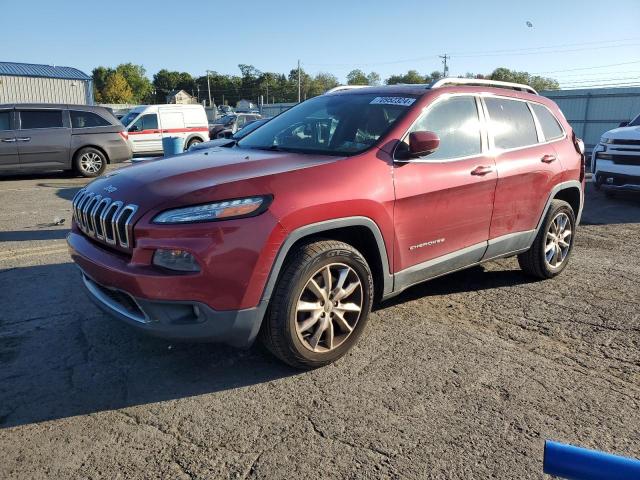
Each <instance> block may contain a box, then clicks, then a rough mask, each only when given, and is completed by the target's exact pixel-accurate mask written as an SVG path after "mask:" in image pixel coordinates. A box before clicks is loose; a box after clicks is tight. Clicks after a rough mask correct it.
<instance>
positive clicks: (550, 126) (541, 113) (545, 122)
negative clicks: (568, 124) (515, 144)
mask: <svg viewBox="0 0 640 480" xmlns="http://www.w3.org/2000/svg"><path fill="white" fill-rule="evenodd" d="M529 105H531V108H533V112H534V113H535V114H536V117H538V122H539V123H540V127H542V133H543V134H544V139H545V140H546V141H547V142H548V141H550V140H556V139H558V138H561V137H562V136H563V135H564V131H563V130H562V127H561V126H560V124H559V123H558V120H556V117H554V116H553V114H552V113H551V112H550V111H549V109H548V108H547V107H545V106H544V105H540V104H539V103H530V104H529Z"/></svg>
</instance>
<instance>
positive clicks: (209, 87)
mask: <svg viewBox="0 0 640 480" xmlns="http://www.w3.org/2000/svg"><path fill="white" fill-rule="evenodd" d="M207 91H208V92H209V106H210V107H211V106H212V105H213V104H212V103H211V84H210V83H209V70H207Z"/></svg>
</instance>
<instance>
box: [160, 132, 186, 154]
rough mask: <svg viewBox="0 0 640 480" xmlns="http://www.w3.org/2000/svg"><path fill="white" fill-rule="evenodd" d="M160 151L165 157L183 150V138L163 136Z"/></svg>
mask: <svg viewBox="0 0 640 480" xmlns="http://www.w3.org/2000/svg"><path fill="white" fill-rule="evenodd" d="M162 151H163V152H164V156H165V157H172V156H174V155H179V154H181V153H183V152H184V139H182V138H180V137H163V138H162Z"/></svg>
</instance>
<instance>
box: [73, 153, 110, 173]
mask: <svg viewBox="0 0 640 480" xmlns="http://www.w3.org/2000/svg"><path fill="white" fill-rule="evenodd" d="M106 168H107V158H106V157H105V156H104V153H102V152H101V151H100V150H98V149H96V148H92V147H86V148H83V149H81V150H79V151H78V153H76V156H75V158H74V165H73V169H74V170H75V172H76V173H78V174H80V175H82V176H83V177H87V178H93V177H97V176H98V175H100V174H102V172H104V170H105V169H106Z"/></svg>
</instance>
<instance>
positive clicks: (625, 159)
mask: <svg viewBox="0 0 640 480" xmlns="http://www.w3.org/2000/svg"><path fill="white" fill-rule="evenodd" d="M596 158H600V159H602V160H611V161H613V163H615V164H616V165H640V155H611V154H609V153H597V154H596Z"/></svg>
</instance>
